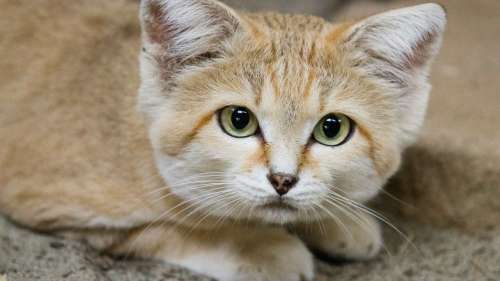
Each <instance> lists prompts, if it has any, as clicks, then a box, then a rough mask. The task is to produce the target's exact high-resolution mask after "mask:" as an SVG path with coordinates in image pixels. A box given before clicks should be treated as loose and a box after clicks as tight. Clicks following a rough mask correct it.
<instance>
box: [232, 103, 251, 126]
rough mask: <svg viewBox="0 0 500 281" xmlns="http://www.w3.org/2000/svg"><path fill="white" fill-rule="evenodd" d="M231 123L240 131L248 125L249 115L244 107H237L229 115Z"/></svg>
mask: <svg viewBox="0 0 500 281" xmlns="http://www.w3.org/2000/svg"><path fill="white" fill-rule="evenodd" d="M231 122H232V123H233V126H234V128H235V129H237V130H242V129H244V128H245V127H246V126H247V125H248V123H250V113H249V112H248V111H247V110H246V108H244V107H237V108H235V109H234V111H233V114H232V115H231Z"/></svg>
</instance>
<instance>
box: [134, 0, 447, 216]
mask: <svg viewBox="0 0 500 281" xmlns="http://www.w3.org/2000/svg"><path fill="white" fill-rule="evenodd" d="M141 16H142V26H143V44H144V49H143V52H142V54H141V76H142V85H141V89H140V97H139V103H140V104H139V105H140V109H141V110H142V112H143V113H144V115H145V118H146V119H147V120H148V122H149V126H150V139H151V142H152V146H153V149H154V152H155V157H156V161H157V166H158V170H159V172H160V174H161V175H162V177H163V178H164V180H165V182H166V184H168V186H169V187H170V192H171V193H172V194H174V195H175V196H177V197H179V198H181V200H183V201H184V202H185V203H186V204H189V205H192V206H195V211H197V212H202V213H206V214H207V215H213V216H216V217H222V218H232V219H250V220H254V219H257V220H261V221H265V222H270V223H288V222H296V221H306V220H314V219H321V218H325V217H335V213H342V212H348V210H349V209H350V208H356V206H357V205H358V204H361V203H362V202H365V201H366V200H368V199H370V198H372V197H373V196H374V195H375V194H376V193H377V191H378V190H379V189H380V188H381V186H382V185H383V184H384V182H385V181H386V180H387V178H388V177H389V176H391V175H392V174H393V173H394V172H395V170H396V169H397V167H398V165H399V161H400V154H401V152H402V150H403V149H404V148H405V147H406V146H407V145H408V144H410V143H411V142H412V141H413V139H414V137H415V135H416V133H417V131H418V128H419V126H420V124H421V122H422V119H423V116H424V112H425V105H426V102H427V96H428V91H429V86H428V84H427V82H426V76H427V72H428V65H429V63H430V61H431V60H432V57H433V56H434V55H435V53H436V51H437V48H438V47H439V44H440V36H441V33H442V31H443V28H444V13H443V11H442V9H441V8H440V7H439V6H437V5H432V4H430V5H422V6H417V7H415V8H408V9H402V10H399V11H394V12H389V13H385V14H382V15H378V16H374V17H371V18H368V19H366V20H364V21H361V22H356V23H347V24H342V25H333V24H330V23H328V22H325V21H323V20H321V19H318V18H314V17H303V16H283V15H277V14H266V15H259V16H257V15H239V14H237V13H236V12H234V11H233V10H231V9H230V8H228V7H225V6H224V5H222V4H220V3H218V2H213V1H176V0H163V1H143V4H142V14H141Z"/></svg>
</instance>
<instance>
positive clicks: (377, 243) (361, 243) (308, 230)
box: [293, 213, 383, 261]
mask: <svg viewBox="0 0 500 281" xmlns="http://www.w3.org/2000/svg"><path fill="white" fill-rule="evenodd" d="M293 230H294V231H295V232H296V233H297V235H298V236H299V237H300V238H301V239H302V241H304V242H305V243H306V244H307V246H308V247H309V248H310V249H311V250H313V252H316V253H318V254H319V255H321V256H323V257H325V258H326V259H329V260H335V261H352V260H367V259H370V258H373V257H374V256H376V255H377V254H378V252H379V251H380V249H381V247H382V243H383V241H382V233H381V229H380V225H379V223H378V222H377V221H376V220H375V219H374V218H373V217H371V216H370V215H368V214H365V213H358V214H356V215H355V216H348V217H347V216H342V215H338V217H337V219H335V220H333V219H331V220H330V219H327V220H324V221H321V222H316V223H311V224H302V225H299V226H297V227H296V228H294V229H293Z"/></svg>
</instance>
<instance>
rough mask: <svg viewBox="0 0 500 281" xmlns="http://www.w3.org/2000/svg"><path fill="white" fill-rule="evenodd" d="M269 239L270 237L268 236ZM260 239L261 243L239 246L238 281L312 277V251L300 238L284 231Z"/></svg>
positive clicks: (287, 280) (303, 280)
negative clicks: (279, 235)
mask: <svg viewBox="0 0 500 281" xmlns="http://www.w3.org/2000/svg"><path fill="white" fill-rule="evenodd" d="M269 238H271V239H269ZM275 238H277V239H273V238H272V237H266V238H264V239H265V240H263V242H264V241H266V240H267V242H264V243H263V245H258V246H256V245H253V246H251V247H252V248H247V249H243V251H245V252H246V253H245V254H243V255H242V256H244V257H245V261H244V262H243V263H242V264H241V265H240V266H239V268H238V273H237V274H236V275H237V276H236V278H235V280H238V281H308V280H313V278H314V263H313V257H312V254H311V253H310V252H309V250H308V249H307V247H306V246H305V245H304V244H303V242H302V241H300V239H298V238H297V237H295V236H292V235H289V234H286V236H285V235H283V236H282V237H275Z"/></svg>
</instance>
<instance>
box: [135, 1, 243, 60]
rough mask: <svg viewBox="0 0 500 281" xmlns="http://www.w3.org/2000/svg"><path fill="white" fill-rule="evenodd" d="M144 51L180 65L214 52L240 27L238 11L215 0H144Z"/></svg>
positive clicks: (142, 25)
mask: <svg viewBox="0 0 500 281" xmlns="http://www.w3.org/2000/svg"><path fill="white" fill-rule="evenodd" d="M140 13H141V14H140V18H141V27H142V40H143V51H144V52H148V53H150V54H152V55H154V56H155V57H156V58H157V59H161V60H165V61H166V62H167V63H168V64H169V65H172V64H173V65H178V64H182V63H184V62H187V61H192V60H193V59H196V58H203V57H207V56H212V55H213V54H214V53H216V52H218V51H219V50H220V48H221V47H222V44H223V42H224V40H226V39H228V38H229V37H230V36H232V35H233V34H234V33H235V32H236V31H237V30H238V28H239V20H238V16H237V15H236V13H235V12H234V11H233V10H231V9H230V8H229V7H227V6H225V5H224V4H222V3H219V2H217V1H213V0H142V1H141V11H140Z"/></svg>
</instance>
